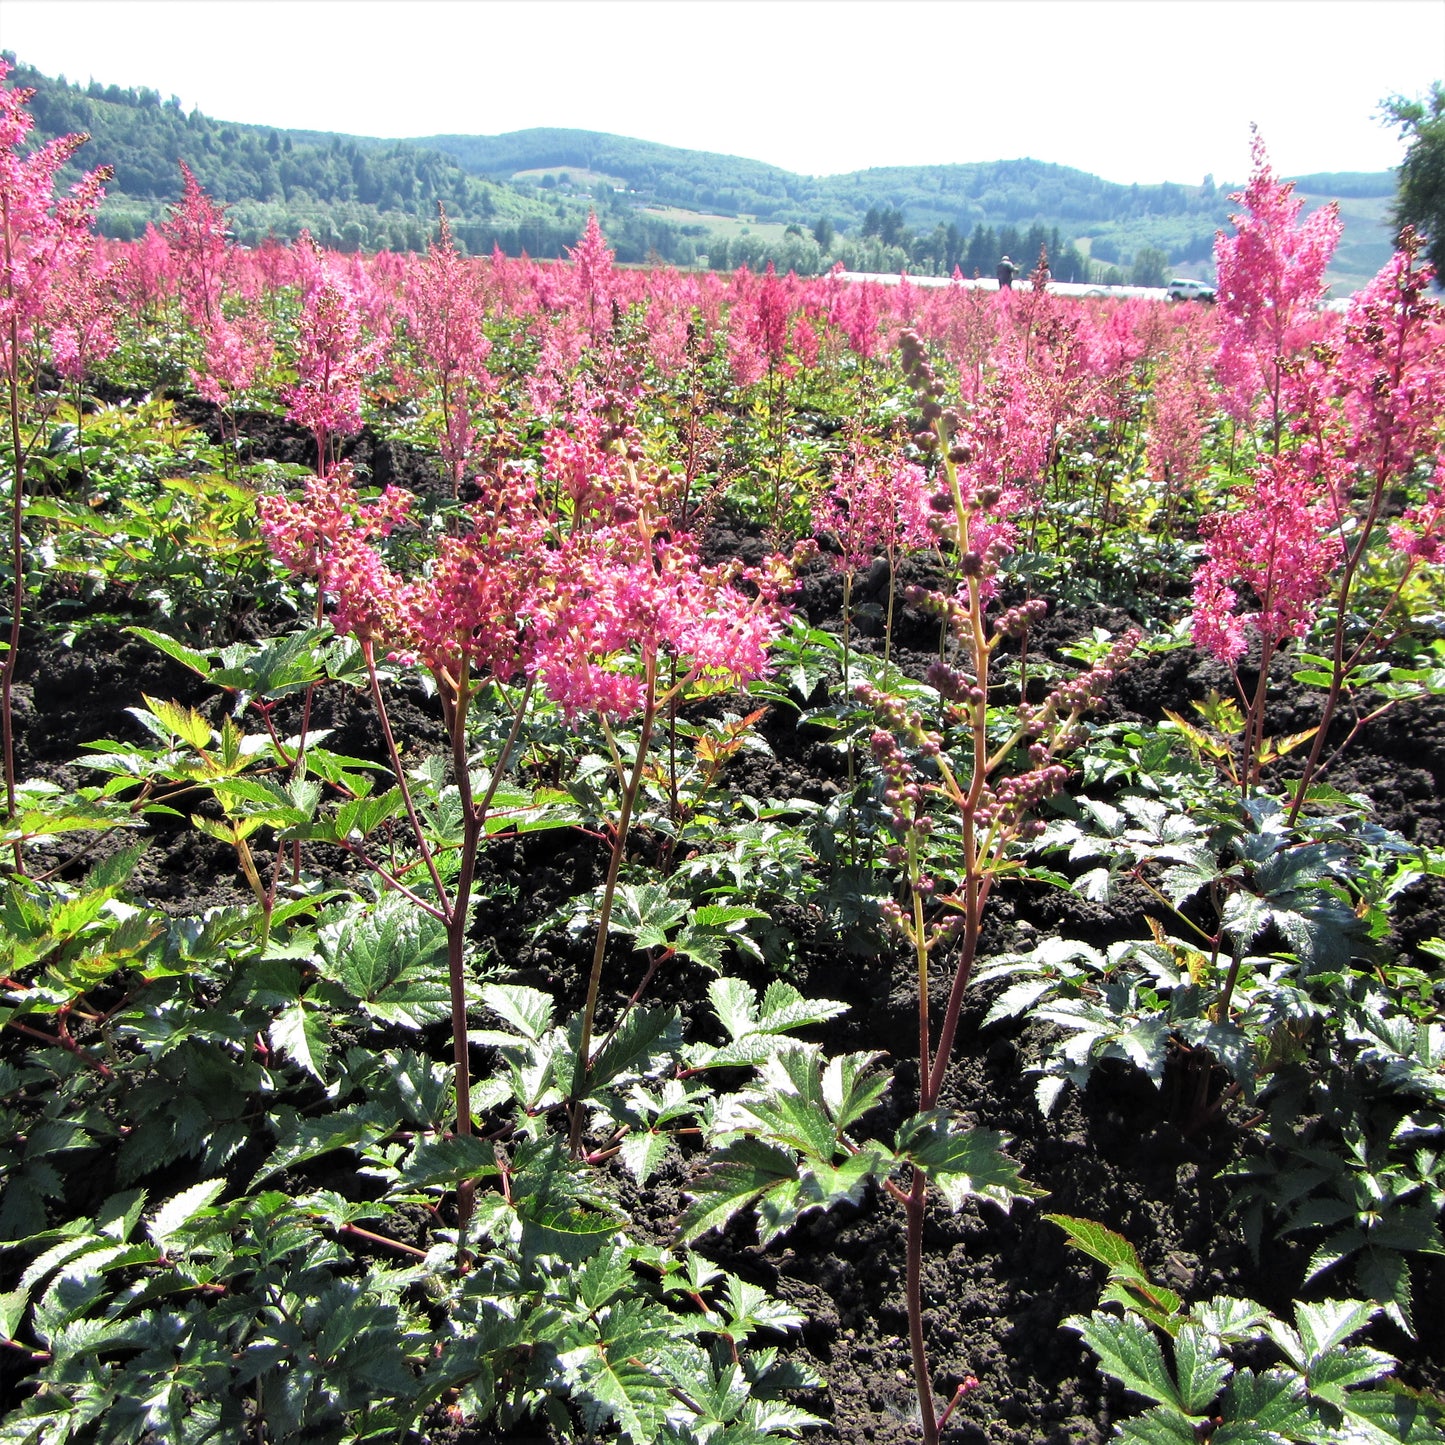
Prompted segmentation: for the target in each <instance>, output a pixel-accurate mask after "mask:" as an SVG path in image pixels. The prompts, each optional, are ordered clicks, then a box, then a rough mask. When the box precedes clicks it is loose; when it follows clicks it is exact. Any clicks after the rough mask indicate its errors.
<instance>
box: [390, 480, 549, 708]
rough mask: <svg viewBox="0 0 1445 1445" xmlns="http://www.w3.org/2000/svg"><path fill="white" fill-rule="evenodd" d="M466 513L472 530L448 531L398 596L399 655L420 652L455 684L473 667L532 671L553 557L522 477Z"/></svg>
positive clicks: (502, 674)
mask: <svg viewBox="0 0 1445 1445" xmlns="http://www.w3.org/2000/svg"><path fill="white" fill-rule="evenodd" d="M467 513H468V517H469V519H470V522H471V528H470V530H469V531H468V532H467V533H465V534H464V535H462V536H460V537H444V538H443V539H442V540H441V542H440V543H439V544H438V547H437V555H436V559H435V561H434V562H433V564H432V566H431V568H430V569H429V571H428V573H427V575H426V576H425V577H423V578H420V579H418V580H417V581H415V582H413V583H411V584H409V585H408V586H407V587H406V588H405V589H404V590H403V592H402V594H401V597H400V599H399V610H400V612H401V615H402V619H403V630H404V632H405V633H407V634H409V638H408V640H407V641H406V642H404V643H402V644H400V648H401V651H402V655H403V656H405V657H407V658H408V660H409V658H410V657H411V656H415V657H416V658H418V659H419V660H420V661H421V662H422V663H423V664H424V665H425V666H426V667H427V669H428V670H429V671H430V672H431V674H432V676H433V677H435V678H436V679H437V681H438V683H439V684H440V685H441V686H442V687H443V688H444V689H449V690H450V691H452V692H455V691H456V689H457V687H458V685H459V684H460V683H461V682H462V680H463V679H464V678H465V677H467V676H468V675H469V674H472V673H477V674H482V675H487V676H491V677H494V678H496V679H497V680H498V681H500V682H512V681H515V680H516V679H517V678H519V677H521V676H523V675H524V674H527V673H530V672H531V671H532V669H533V666H534V661H535V636H534V629H533V626H532V619H533V616H534V614H535V612H536V610H537V606H538V598H539V596H540V595H541V594H542V593H543V592H544V591H546V590H548V588H549V586H550V583H549V581H548V579H549V577H550V571H551V567H552V562H553V554H552V551H551V549H550V548H549V547H548V546H547V529H546V526H545V522H544V519H543V516H542V513H541V511H540V510H539V508H538V506H537V498H536V493H535V490H534V489H533V487H532V485H531V483H530V482H529V481H528V480H527V479H526V478H525V477H521V476H515V477H511V478H507V479H504V480H503V482H502V483H501V484H500V485H498V486H495V487H493V488H492V489H491V491H490V494H489V495H488V496H485V497H484V498H483V499H482V500H481V501H479V502H476V503H474V504H472V505H471V506H470V507H468V509H467Z"/></svg>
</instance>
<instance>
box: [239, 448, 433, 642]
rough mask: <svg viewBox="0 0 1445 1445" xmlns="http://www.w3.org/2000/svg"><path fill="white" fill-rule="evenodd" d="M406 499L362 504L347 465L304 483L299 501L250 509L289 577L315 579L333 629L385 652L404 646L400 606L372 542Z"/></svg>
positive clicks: (403, 495)
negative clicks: (330, 611)
mask: <svg viewBox="0 0 1445 1445" xmlns="http://www.w3.org/2000/svg"><path fill="white" fill-rule="evenodd" d="M413 501H414V498H413V497H412V496H411V495H410V493H408V492H403V491H400V490H399V489H398V488H396V487H388V488H387V489H386V490H385V491H384V492H383V493H382V494H381V496H380V497H379V498H378V499H377V500H376V501H375V502H371V503H364V502H362V501H361V500H360V499H359V498H358V497H357V495H356V489H355V487H354V485H353V484H352V479H351V469H350V467H348V466H345V465H343V466H340V467H338V468H336V470H335V471H332V472H328V473H326V474H325V475H323V476H317V477H308V478H307V479H306V483H305V485H304V487H303V489H302V495H301V497H300V498H299V499H297V500H292V499H291V498H289V497H285V496H281V495H273V496H263V497H261V498H260V499H259V500H258V501H257V503H256V510H257V513H258V515H259V517H260V519H261V533H262V535H263V536H264V537H265V539H266V542H267V545H268V546H269V547H270V548H271V551H272V552H273V553H274V554H275V556H276V557H277V558H278V559H279V560H280V561H281V562H282V563H283V564H284V565H285V566H287V567H289V568H290V569H291V570H292V571H293V572H296V573H299V574H300V575H301V576H303V577H311V578H314V579H315V580H316V583H317V585H318V586H319V588H320V589H321V592H322V594H323V596H324V597H326V598H327V599H328V600H329V601H330V602H331V603H332V606H333V614H332V622H333V625H334V626H335V628H336V630H337V631H338V632H341V633H350V634H352V635H353V636H355V637H356V638H358V639H359V640H360V641H361V642H362V643H364V644H366V645H368V646H375V645H378V644H379V645H380V646H382V647H385V648H390V647H395V646H397V645H399V644H401V645H404V644H405V643H407V642H409V641H410V640H411V633H410V632H409V630H408V628H407V626H406V620H405V617H404V613H403V610H402V606H401V601H402V596H403V582H402V579H401V578H400V577H398V576H397V575H396V574H395V573H394V572H392V571H391V570H390V569H389V568H388V567H387V566H386V564H385V563H384V562H383V561H382V559H381V555H380V553H378V552H377V550H376V548H375V546H374V545H373V543H375V542H376V541H377V540H378V539H381V538H384V537H387V536H389V535H390V534H391V531H392V529H393V528H394V527H396V526H397V524H398V523H400V522H401V521H403V520H404V519H405V518H406V517H407V515H408V514H409V512H410V510H411V506H412V503H413Z"/></svg>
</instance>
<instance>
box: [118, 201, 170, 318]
mask: <svg viewBox="0 0 1445 1445" xmlns="http://www.w3.org/2000/svg"><path fill="white" fill-rule="evenodd" d="M116 271H117V277H116V290H117V292H118V294H119V295H120V297H121V299H122V301H123V302H124V303H125V305H126V306H128V307H129V308H130V310H131V311H132V312H134V313H135V314H136V315H138V316H144V317H147V318H149V317H150V316H151V315H152V313H153V312H154V311H155V310H156V308H157V306H159V304H160V303H161V301H162V300H163V298H164V297H165V295H166V288H167V287H168V285H169V284H170V279H171V253H170V247H169V246H167V245H166V240H165V237H164V236H162V235H161V233H160V232H159V231H157V230H156V228H155V227H154V226H153V225H152V224H151V223H150V222H149V221H147V222H146V228H145V234H144V235H143V236H142V237H141V239H140V240H139V241H136V242H134V243H132V244H131V245H129V246H127V247H125V249H124V250H123V252H122V254H121V255H120V256H119V258H118V259H117V262H116Z"/></svg>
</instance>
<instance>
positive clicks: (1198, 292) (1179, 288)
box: [1164, 276, 1214, 301]
mask: <svg viewBox="0 0 1445 1445" xmlns="http://www.w3.org/2000/svg"><path fill="white" fill-rule="evenodd" d="M1164 289H1165V290H1166V291H1167V292H1168V293H1169V299H1170V300H1171V301H1213V300H1214V287H1213V286H1211V285H1210V284H1209V282H1208V281H1190V280H1188V279H1187V278H1185V277H1183V276H1176V277H1175V278H1174V280H1172V281H1170V282H1169V283H1168V285H1166V286H1165V288H1164Z"/></svg>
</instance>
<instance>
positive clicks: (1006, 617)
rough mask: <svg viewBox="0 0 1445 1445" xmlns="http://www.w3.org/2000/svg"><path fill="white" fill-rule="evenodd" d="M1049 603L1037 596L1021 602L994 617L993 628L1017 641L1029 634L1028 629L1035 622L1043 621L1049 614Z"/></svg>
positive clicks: (999, 633) (1000, 634) (996, 632)
mask: <svg viewBox="0 0 1445 1445" xmlns="http://www.w3.org/2000/svg"><path fill="white" fill-rule="evenodd" d="M1048 612H1049V604H1048V603H1047V602H1045V601H1043V600H1042V598H1038V597H1035V598H1033V599H1032V600H1031V601H1028V602H1021V603H1019V605H1018V606H1017V607H1010V608H1008V609H1007V610H1005V611H1003V612H1001V613H999V615H998V616H997V617H996V618H995V619H994V624H993V630H994V632H995V634H997V635H999V636H1003V637H1012V638H1013V639H1014V640H1015V641H1017V640H1018V639H1019V638H1022V637H1025V636H1027V635H1028V630H1029V628H1030V627H1032V626H1033V624H1034V623H1035V622H1038V621H1041V620H1042V619H1043V618H1044V617H1047V616H1048Z"/></svg>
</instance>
